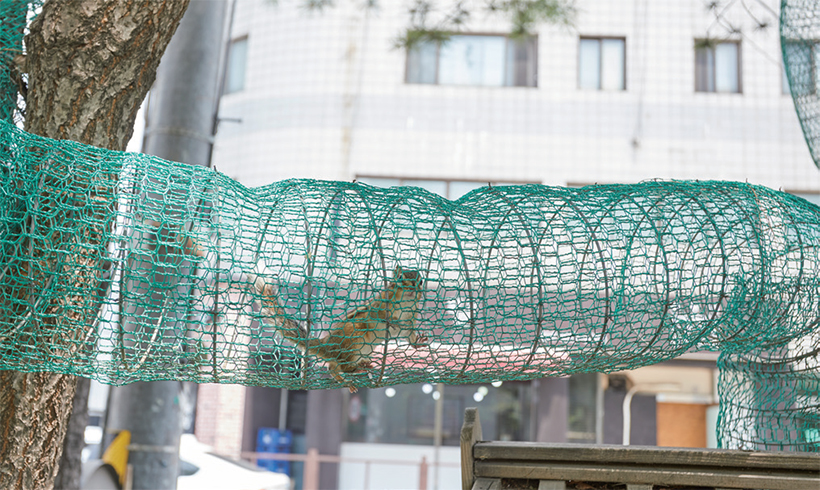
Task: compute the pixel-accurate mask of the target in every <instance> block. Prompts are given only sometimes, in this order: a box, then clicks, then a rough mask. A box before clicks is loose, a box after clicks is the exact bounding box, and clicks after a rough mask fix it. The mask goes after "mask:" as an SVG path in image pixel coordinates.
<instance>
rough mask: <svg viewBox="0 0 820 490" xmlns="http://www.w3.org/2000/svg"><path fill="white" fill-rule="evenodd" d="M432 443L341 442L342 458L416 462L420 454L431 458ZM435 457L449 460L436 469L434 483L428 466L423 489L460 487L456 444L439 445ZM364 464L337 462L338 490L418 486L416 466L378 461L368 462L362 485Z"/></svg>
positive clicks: (429, 460)
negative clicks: (440, 446) (450, 445)
mask: <svg viewBox="0 0 820 490" xmlns="http://www.w3.org/2000/svg"><path fill="white" fill-rule="evenodd" d="M434 451H435V448H434V447H433V446H411V445H404V444H366V443H355V442H345V443H342V447H341V453H340V455H341V457H342V458H365V459H374V460H379V459H382V460H384V459H387V460H406V461H408V462H416V463H420V462H421V458H422V456H424V457H426V458H427V463H428V464H431V463H432V462H433V461H434ZM439 451H440V453H439V458H440V459H439V460H440V461H441V462H442V463H449V464H450V466H444V467H441V468H440V469H439V475H438V478H439V480H438V485H436V484H435V482H434V475H435V469H434V468H433V467H432V466H430V467H429V469H428V474H427V488H428V489H430V490H433V489H435V488H439V489H441V490H445V489H451V488H461V467H460V466H459V465H460V461H461V459H460V458H461V452H460V449H459V448H458V447H442V448H440V450H439ZM365 473H366V467H365V464H364V463H341V464H340V465H339V490H364V489H366V488H369V489H371V490H410V489H418V488H419V476H420V470H419V465H418V464H415V465H395V464H378V463H373V464H371V465H370V473H369V477H368V480H367V485H365Z"/></svg>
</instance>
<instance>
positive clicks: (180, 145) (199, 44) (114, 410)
mask: <svg viewBox="0 0 820 490" xmlns="http://www.w3.org/2000/svg"><path fill="white" fill-rule="evenodd" d="M226 7H227V1H225V0H219V1H210V2H191V4H190V6H189V7H188V10H187V11H186V13H185V15H184V17H183V18H182V21H181V22H180V24H179V28H178V29H177V31H176V33H175V34H174V37H173V39H172V40H171V42H170V44H169V45H168V48H167V50H166V52H165V54H164V56H163V58H162V62H161V63H160V66H159V68H158V70H157V77H156V82H155V84H154V87H153V88H152V91H151V104H150V108H149V111H148V114H147V127H146V130H145V139H144V142H143V152H145V153H149V154H152V155H156V156H159V157H162V158H165V159H169V160H175V161H181V162H186V163H190V164H195V165H208V163H209V162H208V160H209V156H210V153H211V148H210V147H211V141H212V135H213V133H214V127H213V121H214V117H213V112H214V108H215V107H216V105H217V100H218V97H219V93H218V85H219V62H220V55H221V53H222V51H223V49H224V45H223V41H222V36H223V33H224V30H225V19H226V13H227V8H226ZM157 198H159V199H161V196H159V197H157ZM170 212H178V213H184V211H183V210H174V211H170ZM168 271H169V272H171V273H170V274H163V275H165V276H166V280H167V281H173V280H174V276H175V274H174V272H173V268H172V267H169V268H168ZM126 286H127V285H126ZM169 294H174V293H173V292H172V293H169ZM161 301H163V304H164V300H161ZM151 309H153V310H155V309H156V308H151ZM168 309H169V311H168V312H163V314H165V313H167V314H168V315H169V316H172V315H173V314H174V311H173V310H174V306H173V305H171V306H169V307H168ZM143 321H144V320H141V321H139V323H142V322H143ZM129 323H130V324H131V325H129ZM125 326H126V328H128V327H129V326H130V328H135V324H134V321H133V319H130V321H126V324H125ZM154 328H157V329H163V326H162V325H155V326H154ZM162 333H163V334H166V333H168V334H170V333H171V332H170V331H168V332H165V331H163V332H162ZM170 340H172V339H170V338H168V337H167V336H166V335H161V336H159V340H158V342H168V341H170ZM180 388H181V383H179V382H177V381H157V382H138V383H133V384H130V385H126V386H122V387H117V388H115V389H112V396H111V406H109V408H108V412H109V414H108V418H107V422H108V425H109V427H108V430H115V431H116V430H120V429H128V430H130V431H131V434H132V446H131V447H130V448H129V449H130V450H129V463H130V465H131V466H132V467H133V488H134V489H135V490H140V489H152V490H164V489H175V488H176V480H177V475H178V474H179V439H180V434H181V431H182V426H181V425H182V420H181V413H180V410H181V407H180V404H179V398H180V395H181V390H180Z"/></svg>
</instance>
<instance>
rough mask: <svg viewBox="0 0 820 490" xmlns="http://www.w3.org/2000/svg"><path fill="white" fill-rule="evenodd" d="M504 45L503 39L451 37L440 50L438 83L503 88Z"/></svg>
mask: <svg viewBox="0 0 820 490" xmlns="http://www.w3.org/2000/svg"><path fill="white" fill-rule="evenodd" d="M505 45H506V38H504V37H501V36H452V37H451V38H450V40H449V41H447V42H445V43H444V44H442V46H441V51H440V55H439V80H438V81H439V83H441V84H448V85H483V86H491V87H500V86H502V85H504V55H505Z"/></svg>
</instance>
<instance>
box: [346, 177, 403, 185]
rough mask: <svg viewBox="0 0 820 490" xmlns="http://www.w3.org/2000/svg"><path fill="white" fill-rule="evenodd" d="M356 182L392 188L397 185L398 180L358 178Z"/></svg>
mask: <svg viewBox="0 0 820 490" xmlns="http://www.w3.org/2000/svg"><path fill="white" fill-rule="evenodd" d="M356 180H357V181H358V182H361V183H362V184H368V185H372V186H375V187H393V186H396V185H399V179H391V178H387V177H358V178H357V179H356Z"/></svg>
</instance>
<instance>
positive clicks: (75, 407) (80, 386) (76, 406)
mask: <svg viewBox="0 0 820 490" xmlns="http://www.w3.org/2000/svg"><path fill="white" fill-rule="evenodd" d="M90 388H91V380H90V379H88V378H77V389H76V390H75V391H74V401H73V402H72V404H71V405H72V409H71V418H70V419H68V426H67V428H66V435H65V441H64V442H63V455H62V457H60V465H59V470H58V471H57V478H56V479H55V480H54V488H60V489H65V490H73V489H78V488H80V478H81V476H82V469H83V462H82V453H83V448H84V447H85V426H86V425H88V392H89V390H90Z"/></svg>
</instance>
